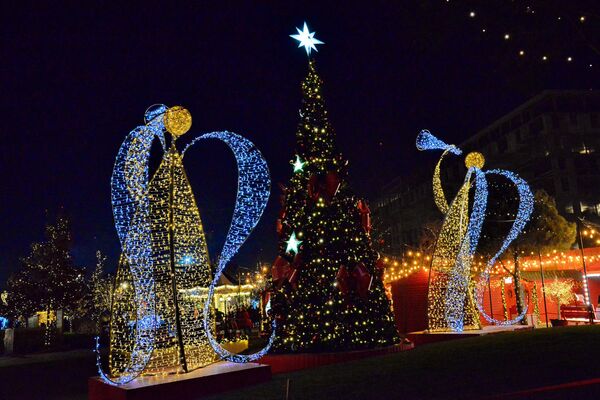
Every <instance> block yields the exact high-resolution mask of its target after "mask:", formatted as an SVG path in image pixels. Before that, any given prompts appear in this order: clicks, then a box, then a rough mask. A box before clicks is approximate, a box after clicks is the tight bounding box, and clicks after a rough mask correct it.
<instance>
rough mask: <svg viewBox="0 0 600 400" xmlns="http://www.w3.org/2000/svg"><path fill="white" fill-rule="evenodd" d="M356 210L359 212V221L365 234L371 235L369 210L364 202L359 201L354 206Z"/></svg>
mask: <svg viewBox="0 0 600 400" xmlns="http://www.w3.org/2000/svg"><path fill="white" fill-rule="evenodd" d="M356 208H358V211H359V212H360V220H361V223H362V226H363V229H364V230H365V232H367V233H371V210H370V209H369V206H368V205H367V202H366V201H365V200H359V201H358V203H357V204H356Z"/></svg>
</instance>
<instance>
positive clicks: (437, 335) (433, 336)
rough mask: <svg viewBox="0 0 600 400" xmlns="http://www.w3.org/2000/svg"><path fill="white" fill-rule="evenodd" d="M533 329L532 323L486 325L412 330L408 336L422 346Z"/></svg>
mask: <svg viewBox="0 0 600 400" xmlns="http://www.w3.org/2000/svg"><path fill="white" fill-rule="evenodd" d="M531 330H533V326H530V325H511V326H486V327H484V328H483V329H477V330H472V331H463V332H428V331H419V332H411V333H409V334H408V335H407V336H406V337H407V338H408V340H410V341H411V342H413V343H414V344H415V346H420V345H423V344H429V343H436V342H445V341H448V340H457V339H466V338H470V337H477V336H484V335H492V334H496V333H504V332H515V331H531Z"/></svg>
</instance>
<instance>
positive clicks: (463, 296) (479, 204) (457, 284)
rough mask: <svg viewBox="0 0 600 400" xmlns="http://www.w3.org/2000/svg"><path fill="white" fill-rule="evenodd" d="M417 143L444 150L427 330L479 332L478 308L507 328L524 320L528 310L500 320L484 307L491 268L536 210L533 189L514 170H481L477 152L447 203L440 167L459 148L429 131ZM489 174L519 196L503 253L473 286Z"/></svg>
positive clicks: (436, 176) (468, 159) (437, 181)
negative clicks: (440, 220) (440, 215)
mask: <svg viewBox="0 0 600 400" xmlns="http://www.w3.org/2000/svg"><path fill="white" fill-rule="evenodd" d="M416 144H417V148H418V149H419V150H433V149H441V150H444V153H443V154H442V156H441V157H440V160H439V161H438V163H437V164H436V167H435V170H434V177H433V192H434V199H435V203H436V205H437V206H438V208H439V209H440V211H441V212H442V213H444V214H445V218H444V222H443V224H442V229H441V231H440V233H439V236H438V239H437V242H436V246H435V249H434V254H433V257H432V258H431V265H430V285H429V293H428V328H429V330H430V331H455V332H461V331H463V330H464V329H478V328H479V327H480V323H479V318H478V315H477V313H476V312H475V311H474V310H475V305H476V306H477V308H478V309H479V312H480V313H481V314H482V315H483V317H484V318H486V319H487V320H488V321H490V322H492V323H495V324H500V325H507V324H514V323H516V322H518V321H520V320H521V319H522V318H523V317H524V315H525V312H526V310H527V309H526V308H525V310H524V311H523V312H522V313H521V314H520V315H519V316H517V318H515V319H513V320H508V321H498V320H496V319H494V318H492V317H491V316H489V315H488V314H487V313H486V312H485V311H484V310H483V306H482V304H483V293H484V290H485V285H486V283H487V281H488V278H489V273H490V270H491V269H492V267H493V266H494V264H495V263H496V261H497V259H498V257H499V256H500V255H501V254H502V253H504V251H505V250H506V249H507V248H508V246H509V245H510V243H511V242H512V241H513V240H514V239H515V238H516V237H517V236H518V235H519V233H520V232H521V231H522V229H523V228H524V226H525V224H526V223H527V221H528V219H529V217H530V215H531V212H532V211H533V195H532V194H531V191H530V190H529V186H528V185H527V184H526V182H525V181H523V180H522V179H521V178H519V177H518V176H517V175H515V174H514V173H512V172H510V171H504V170H491V171H487V172H484V171H482V170H481V168H483V165H484V163H485V159H484V158H483V155H482V154H481V153H477V152H473V153H469V154H468V155H467V157H466V159H465V165H466V167H467V174H466V176H465V179H464V181H463V185H462V186H461V188H460V189H459V191H458V193H457V195H456V196H455V198H454V200H453V201H452V202H451V204H450V205H448V203H447V200H446V197H445V194H444V192H443V188H442V184H441V178H440V165H441V162H442V160H443V159H444V157H445V156H446V154H447V153H453V154H455V155H460V154H461V151H460V149H458V148H457V147H456V146H453V145H448V144H446V143H444V142H443V141H441V140H439V139H438V138H436V137H435V136H433V135H432V134H431V133H430V132H429V131H426V130H423V131H421V132H420V133H419V135H418V136H417V141H416ZM487 175H499V176H502V177H504V178H506V179H508V180H509V181H510V182H512V183H513V184H514V185H515V186H516V188H517V191H518V193H519V206H518V210H517V215H516V218H515V221H514V223H513V225H512V226H511V229H510V231H509V232H508V235H507V236H506V238H505V239H504V241H503V243H502V245H501V247H500V249H499V250H498V251H497V252H496V254H495V255H494V256H493V257H492V258H491V259H490V260H489V261H488V262H487V263H486V267H485V268H484V270H483V272H482V273H481V275H480V280H479V282H478V283H477V284H475V283H474V282H473V276H474V272H475V269H474V268H473V266H472V263H473V257H474V254H475V251H476V249H477V244H478V241H479V237H480V235H481V229H482V225H483V221H484V219H485V213H486V207H487V197H488V189H487V179H486V176H487ZM473 177H474V179H473ZM471 187H474V194H473V204H472V207H471V212H470V214H469V193H470V189H471ZM473 292H474V293H473Z"/></svg>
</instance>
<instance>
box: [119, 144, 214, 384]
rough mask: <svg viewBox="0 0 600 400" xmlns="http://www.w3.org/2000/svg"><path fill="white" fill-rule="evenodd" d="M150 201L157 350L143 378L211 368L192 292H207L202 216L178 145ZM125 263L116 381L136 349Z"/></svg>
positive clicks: (165, 161) (198, 304)
mask: <svg viewBox="0 0 600 400" xmlns="http://www.w3.org/2000/svg"><path fill="white" fill-rule="evenodd" d="M148 200H149V220H150V230H151V248H152V254H151V259H152V274H153V276H154V288H155V293H156V302H155V310H156V319H155V322H154V323H155V325H156V327H155V328H156V329H155V340H154V351H153V352H152V357H151V358H150V361H149V362H148V364H147V365H146V367H145V368H144V373H145V374H156V373H169V372H187V371H190V370H193V369H196V368H199V367H203V366H205V365H207V364H210V363H211V362H213V361H214V360H215V357H216V355H215V354H214V352H213V350H212V348H211V346H210V343H209V342H208V338H207V337H206V334H205V332H204V326H203V323H202V321H203V310H202V308H203V302H202V300H203V299H200V298H197V297H198V296H197V295H196V294H194V293H193V292H191V291H189V289H192V288H198V287H201V288H208V286H209V284H210V279H211V276H210V264H209V255H208V249H207V246H206V239H205V236H204V231H203V228H202V221H201V218H200V212H199V211H198V207H197V206H196V201H195V199H194V194H193V192H192V188H191V186H190V183H189V181H188V178H187V175H186V172H185V169H184V167H183V163H182V155H181V154H180V153H179V152H178V150H177V148H176V147H175V143H172V145H171V147H170V149H169V150H168V152H167V153H166V154H165V155H164V157H163V159H162V162H161V164H160V166H159V167H158V169H157V171H156V172H155V174H154V176H153V177H152V180H151V181H150V183H149V185H148ZM170 226H172V230H171V229H170ZM125 260H126V258H125V257H121V260H120V263H119V268H118V270H117V276H116V280H115V290H114V300H113V309H112V317H111V327H110V328H111V334H110V352H109V367H110V373H111V375H113V376H119V375H120V374H121V373H122V372H123V370H124V369H125V367H126V366H127V364H128V363H129V360H130V358H131V351H132V349H133V344H134V337H133V331H134V327H135V324H136V320H135V315H136V314H135V308H136V305H135V302H134V299H133V297H134V296H133V282H132V279H131V274H130V272H129V267H128V265H127V263H126V261H125ZM204 297H205V296H204ZM142 306H143V305H142Z"/></svg>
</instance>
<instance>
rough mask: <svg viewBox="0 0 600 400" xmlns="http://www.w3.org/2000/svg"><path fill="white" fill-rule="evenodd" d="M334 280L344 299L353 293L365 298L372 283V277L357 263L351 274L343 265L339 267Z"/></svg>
mask: <svg viewBox="0 0 600 400" xmlns="http://www.w3.org/2000/svg"><path fill="white" fill-rule="evenodd" d="M335 279H336V282H337V286H338V289H339V290H340V293H342V295H343V296H344V297H347V296H348V295H349V294H350V292H352V291H355V292H356V293H358V295H359V296H360V297H361V298H362V299H366V298H367V296H368V295H369V290H371V284H372V283H373V277H372V276H371V274H370V273H369V271H368V270H367V267H365V264H363V263H358V264H357V265H356V266H355V267H354V268H353V269H352V272H349V271H348V268H346V266H345V265H342V266H340V269H339V270H338V272H337V274H336V276H335Z"/></svg>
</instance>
